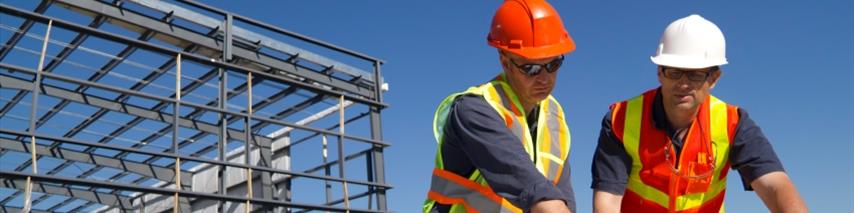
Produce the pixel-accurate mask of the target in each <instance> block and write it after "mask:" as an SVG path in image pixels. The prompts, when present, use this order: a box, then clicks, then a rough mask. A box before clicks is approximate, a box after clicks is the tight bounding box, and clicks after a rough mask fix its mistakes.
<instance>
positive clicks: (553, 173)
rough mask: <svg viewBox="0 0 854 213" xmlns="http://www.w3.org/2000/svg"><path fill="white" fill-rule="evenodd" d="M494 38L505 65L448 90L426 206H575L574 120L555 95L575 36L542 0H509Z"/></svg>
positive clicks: (437, 120)
mask: <svg viewBox="0 0 854 213" xmlns="http://www.w3.org/2000/svg"><path fill="white" fill-rule="evenodd" d="M487 42H488V44H489V45H490V46H493V47H495V48H497V50H498V51H497V52H498V54H497V55H498V59H499V61H500V63H501V65H502V68H503V71H502V72H500V73H498V74H497V76H495V77H494V78H493V79H492V80H490V81H489V82H487V83H485V84H483V85H480V86H475V87H471V88H469V89H468V90H466V91H463V92H460V93H456V94H452V95H450V96H448V97H447V98H445V100H444V101H442V103H441V104H439V107H438V109H437V110H436V114H435V117H434V120H433V133H434V135H435V137H436V141H437V143H438V150H437V152H436V167H435V169H434V170H433V173H432V181H431V184H430V191H429V192H428V193H427V201H426V202H425V203H424V207H423V211H424V212H571V211H570V210H573V211H574V209H575V196H574V193H573V191H572V184H571V183H570V179H571V178H570V169H569V163H568V157H569V147H570V140H569V128H568V127H567V125H566V121H565V119H564V113H563V108H562V107H561V105H560V104H559V103H558V102H557V100H556V99H555V98H554V97H552V96H551V92H552V89H553V88H554V86H555V80H556V77H557V74H558V69H559V68H560V66H561V64H562V63H563V60H564V55H566V54H568V53H570V52H572V51H573V50H575V43H574V42H573V41H572V38H570V36H569V34H568V33H567V32H566V30H565V29H564V26H563V21H562V20H561V18H560V16H559V15H558V13H557V11H555V9H554V8H553V7H552V6H551V5H549V4H548V3H547V2H545V1H543V0H507V1H505V2H504V3H503V4H502V5H501V6H500V7H499V8H498V11H496V13H495V16H494V17H493V19H492V27H491V28H490V32H489V35H488V36H487Z"/></svg>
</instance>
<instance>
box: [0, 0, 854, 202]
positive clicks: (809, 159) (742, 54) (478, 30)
mask: <svg viewBox="0 0 854 213" xmlns="http://www.w3.org/2000/svg"><path fill="white" fill-rule="evenodd" d="M0 1H2V2H3V3H5V4H13V2H8V3H7V2H6V1H3V0H0ZM204 2H205V3H206V4H209V5H212V6H215V7H218V8H221V9H224V10H228V11H231V12H235V13H238V14H241V15H244V16H248V17H251V18H253V19H256V20H260V21H263V22H267V23H270V24H273V25H276V26H279V27H282V28H285V29H288V30H292V31H295V32H299V33H301V34H304V35H308V36H311V37H314V38H318V39H320V40H324V41H327V42H330V43H333V44H336V45H339V46H343V47H346V48H349V49H353V50H356V51H359V52H362V53H365V54H368V55H372V56H375V57H379V58H381V59H384V60H385V61H387V63H386V64H385V65H384V66H383V75H384V77H385V79H386V81H387V82H388V83H389V84H390V91H389V92H387V93H386V94H385V96H384V97H385V101H386V102H387V103H389V104H390V105H391V107H390V108H388V109H386V110H385V111H383V130H384V136H385V140H386V141H389V142H390V143H391V144H392V146H391V147H390V148H389V149H386V155H385V157H386V158H385V162H386V168H385V169H386V170H385V171H386V179H387V181H388V182H389V183H390V184H392V185H393V186H395V188H394V189H392V190H391V191H389V193H388V195H389V196H388V199H389V207H390V208H391V210H393V211H396V212H417V211H419V210H420V208H421V204H422V202H423V200H424V198H425V196H426V192H427V188H428V186H429V181H430V173H431V170H432V168H433V162H434V161H433V160H434V155H435V148H436V143H435V141H434V140H433V136H432V131H431V122H432V117H433V112H434V110H435V107H436V105H437V104H438V103H439V102H440V101H441V100H442V99H443V98H444V97H445V96H447V95H448V94H450V93H453V92H458V91H462V90H464V89H465V88H467V87H469V86H473V85H477V84H481V83H483V82H485V81H487V80H489V79H490V78H491V77H493V76H494V75H496V74H497V73H499V72H500V71H501V70H500V66H499V63H498V61H497V58H498V56H497V54H496V51H495V50H494V48H492V47H489V46H487V45H486V33H487V30H488V29H489V24H490V22H491V18H492V14H493V12H494V11H495V9H496V8H497V7H498V6H499V5H500V3H501V1H498V0H493V1H329V0H315V1H298V2H294V1H288V2H285V1H204ZM18 3H20V2H18ZM16 4H17V3H16ZM552 4H553V5H554V7H555V8H556V9H557V10H558V12H559V13H560V14H561V16H562V17H563V20H564V24H565V25H566V28H567V29H568V31H569V32H570V34H571V36H572V37H573V38H574V39H575V41H576V43H577V46H578V49H577V50H576V51H575V52H573V53H572V54H570V55H568V56H567V58H566V61H565V62H564V66H563V67H562V68H561V71H560V74H559V77H558V78H559V80H558V85H557V87H556V88H555V91H554V96H555V97H556V98H557V99H558V100H559V101H560V102H561V103H562V104H563V106H564V109H565V110H566V112H565V113H566V114H567V122H568V124H569V126H570V129H571V132H572V153H571V166H572V167H573V174H572V181H573V184H574V186H575V193H576V198H577V203H578V211H579V212H590V211H591V210H592V209H591V195H592V191H591V190H590V188H589V185H590V162H591V159H592V153H593V150H594V148H595V146H596V139H597V137H598V133H599V127H600V121H601V119H602V116H603V115H604V113H606V112H607V109H608V108H607V107H608V105H609V104H610V103H612V102H615V101H619V100H622V99H626V98H629V97H632V96H634V95H637V94H639V93H641V92H643V91H645V90H647V89H650V88H654V87H656V86H657V85H658V83H657V81H656V79H655V65H654V64H652V63H651V62H650V61H649V56H650V55H651V54H653V52H654V51H655V47H656V45H657V44H658V39H659V36H660V35H661V32H662V31H663V30H664V28H665V27H666V26H667V24H668V23H670V22H671V21H673V20H675V19H678V18H681V17H684V16H687V15H689V14H692V13H697V14H700V15H702V16H704V17H705V18H707V19H709V20H711V21H712V22H715V23H716V24H717V25H718V26H719V27H720V28H721V29H722V30H723V32H724V35H725V36H726V39H727V44H728V45H727V58H728V59H729V62H730V64H729V65H726V66H723V70H724V75H723V77H722V79H721V81H720V82H719V84H718V85H717V88H715V89H714V90H713V91H712V94H714V95H716V96H717V97H719V98H721V99H722V100H724V101H727V102H728V103H730V104H735V105H739V106H741V107H743V108H744V109H747V110H748V111H749V112H750V115H751V117H752V118H753V119H754V120H755V121H756V122H757V123H758V124H759V125H760V127H761V128H762V129H763V131H764V132H765V134H766V136H767V137H768V138H769V139H770V140H771V143H772V144H773V146H774V149H775V151H776V152H777V154H778V156H779V157H780V158H781V160H782V161H783V164H784V167H785V168H786V170H787V171H788V173H789V175H790V177H791V178H792V179H793V180H794V182H795V184H796V186H797V187H798V190H799V191H800V192H801V195H802V196H803V197H804V199H805V200H806V202H807V204H808V206H809V207H810V209H811V210H812V211H813V212H854V183H853V182H852V180H854V157H852V156H854V155H852V154H851V152H852V151H854V145H852V144H854V136H852V133H854V124H852V123H854V84H852V82H851V81H852V80H854V12H852V11H854V1H850V0H849V1H846V0H842V1H773V2H772V3H760V2H753V1H703V2H700V1H667V2H664V1H655V2H650V1H642V2H635V1H626V2H615V1H599V2H569V1H555V2H552ZM15 26H17V25H15ZM32 32H43V31H42V30H36V31H32ZM4 94H5V93H4ZM46 102H47V101H46ZM46 106H47V105H46ZM297 163H298V162H297ZM730 174H732V176H730V179H729V190H728V193H727V197H726V207H727V209H728V210H730V212H763V211H766V210H765V207H764V205H763V204H762V202H761V200H759V199H758V197H756V195H755V194H754V193H753V192H745V191H743V190H742V189H741V182H740V180H739V178H738V176H737V173H735V172H733V173H730Z"/></svg>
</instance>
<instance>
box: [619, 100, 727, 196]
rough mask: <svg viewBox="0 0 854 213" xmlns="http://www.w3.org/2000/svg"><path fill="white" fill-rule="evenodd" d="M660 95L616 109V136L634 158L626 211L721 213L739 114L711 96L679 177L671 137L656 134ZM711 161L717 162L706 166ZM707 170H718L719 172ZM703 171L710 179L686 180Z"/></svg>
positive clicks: (692, 131)
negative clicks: (654, 107) (655, 112)
mask: <svg viewBox="0 0 854 213" xmlns="http://www.w3.org/2000/svg"><path fill="white" fill-rule="evenodd" d="M656 93H657V90H655V89H654V90H650V91H648V92H645V93H644V94H643V95H640V96H637V97H635V98H632V99H630V100H628V101H624V102H620V103H616V104H614V105H613V106H612V107H613V108H612V112H613V114H612V121H613V128H612V130H613V131H614V135H616V136H617V137H618V138H620V140H621V141H622V142H623V147H624V148H625V150H626V153H627V154H628V155H629V156H630V157H631V158H632V169H631V174H630V175H629V180H628V185H627V188H626V193H625V195H624V197H623V208H622V210H623V211H624V212H631V211H643V212H722V211H723V208H721V206H722V205H723V197H724V192H725V189H726V174H727V170H729V161H728V158H729V149H730V144H731V141H732V140H731V139H732V137H733V134H734V131H735V127H736V125H737V122H738V111H737V108H736V107H734V106H728V105H727V104H726V103H724V102H723V101H721V100H719V99H717V98H715V97H714V96H711V95H710V96H709V97H708V98H707V99H706V100H705V101H704V103H703V105H701V107H700V109H699V111H698V115H697V118H695V119H694V122H693V123H692V124H691V127H690V128H689V129H688V133H687V134H686V136H685V140H684V143H683V144H684V145H683V148H682V151H681V154H680V157H679V158H678V161H679V162H678V166H679V167H678V169H676V170H675V171H674V170H673V167H672V166H671V165H672V163H671V162H672V161H676V158H675V157H671V159H669V160H668V159H666V157H665V153H664V152H665V150H669V149H664V147H665V146H669V145H670V143H671V142H670V140H669V136H668V135H667V133H665V132H664V131H662V130H659V129H657V128H655V126H654V124H653V121H652V104H654V103H653V102H654V99H655V97H656ZM709 149H710V150H709ZM704 150H706V151H704ZM669 151H670V156H675V152H673V151H672V150H669ZM709 152H711V153H709ZM708 155H711V156H712V157H709V156H708ZM707 159H713V160H714V162H713V163H711V164H709V163H706V161H707ZM703 165H714V166H713V167H712V168H714V170H711V168H706V167H704V166H703ZM703 168H706V169H703ZM709 170H711V171H709ZM703 171H708V172H710V173H711V176H710V177H708V178H697V177H699V175H698V176H694V177H685V176H691V175H697V174H701V173H703ZM674 173H679V174H683V176H680V175H677V174H674Z"/></svg>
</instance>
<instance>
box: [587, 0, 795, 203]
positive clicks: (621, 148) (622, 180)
mask: <svg viewBox="0 0 854 213" xmlns="http://www.w3.org/2000/svg"><path fill="white" fill-rule="evenodd" d="M725 55H726V42H725V40H724V35H723V33H722V32H721V30H720V29H719V28H718V27H717V26H716V25H715V24H714V23H712V22H710V21H708V20H706V19H704V18H703V17H701V16H699V15H690V16H688V17H684V18H681V19H679V20H676V21H674V22H673V23H671V24H670V25H669V26H667V29H665V31H664V34H663V35H662V36H661V41H660V43H659V45H658V50H657V51H656V54H655V55H654V56H652V57H651V58H650V59H651V60H652V62H653V63H655V64H657V65H658V70H657V75H658V81H659V82H660V83H661V85H660V87H658V88H655V89H651V90H649V91H646V92H644V93H643V94H641V95H639V96H636V97H634V98H631V99H628V100H625V101H622V102H617V103H614V104H612V105H611V110H610V112H609V113H608V114H606V115H605V118H604V119H603V121H602V129H601V131H600V136H599V144H598V146H597V147H596V152H595V154H594V157H593V165H592V167H591V170H592V175H593V183H592V186H591V187H592V188H593V189H594V196H593V208H594V211H595V212H723V206H724V205H723V201H724V194H725V191H726V181H727V173H728V171H729V170H730V168H732V169H733V170H738V173H739V174H740V176H741V180H742V183H743V186H744V188H745V190H755V191H756V194H757V195H759V197H760V198H761V199H762V201H764V202H765V205H766V206H767V207H768V209H769V210H771V211H772V212H807V209H806V205H805V204H804V201H803V199H802V198H801V197H800V195H799V194H798V192H797V190H796V189H795V186H794V184H792V181H791V180H790V179H789V177H788V175H786V173H785V171H784V170H783V166H782V164H781V163H780V160H779V159H778V158H777V155H776V154H775V153H774V150H773V149H772V147H771V144H770V143H769V142H768V139H767V138H766V137H765V136H764V135H763V134H762V131H761V129H760V128H759V127H758V126H757V125H756V123H754V122H753V120H751V119H750V117H748V114H747V112H746V111H745V110H744V109H741V108H739V107H737V106H734V105H729V104H727V103H725V102H723V101H722V100H720V99H718V98H716V97H715V96H712V95H710V94H709V91H710V90H711V89H712V88H714V87H715V84H716V83H717V81H718V79H719V78H720V77H721V72H722V71H721V69H720V66H721V65H725V64H727V60H726V56H725Z"/></svg>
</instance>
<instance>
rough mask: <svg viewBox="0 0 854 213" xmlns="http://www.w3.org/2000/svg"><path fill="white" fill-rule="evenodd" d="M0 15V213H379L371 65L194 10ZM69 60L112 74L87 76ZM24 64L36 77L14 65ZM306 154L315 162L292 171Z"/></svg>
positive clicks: (47, 6) (6, 10) (153, 1)
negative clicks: (32, 44) (95, 58)
mask: <svg viewBox="0 0 854 213" xmlns="http://www.w3.org/2000/svg"><path fill="white" fill-rule="evenodd" d="M49 10H61V12H56V14H57V15H51V14H50V13H49ZM63 14H77V15H82V16H81V17H88V19H83V20H84V21H79V20H80V18H76V19H75V20H71V19H74V18H69V17H65V16H66V15H63ZM0 15H3V17H14V18H15V19H19V20H21V23H20V24H19V25H15V26H13V24H11V22H12V21H7V20H3V21H0V27H2V30H6V31H8V33H9V34H11V36H9V37H0V40H3V41H5V43H3V46H2V47H0V90H2V92H3V93H2V102H0V107H2V108H0V121H3V122H4V124H2V125H0V159H4V157H6V158H5V159H7V160H6V161H3V162H2V164H3V169H0V182H2V186H0V211H3V212H5V211H12V212H17V211H30V212H57V211H59V212H88V211H97V212H167V211H172V212H307V211H315V210H319V211H335V212H387V211H388V209H387V203H386V201H387V199H386V191H387V190H389V189H391V186H390V185H388V184H387V183H386V181H385V171H384V157H383V155H384V154H383V150H384V149H385V148H386V147H388V146H389V144H388V143H387V142H385V141H384V140H383V138H382V131H381V128H382V124H381V111H382V110H383V109H384V108H386V107H388V105H387V104H386V103H384V102H383V99H382V95H383V92H384V91H385V88H387V85H386V84H385V83H384V81H383V79H382V75H381V70H380V68H381V66H382V64H383V63H384V62H383V61H382V60H380V59H377V58H374V57H371V56H367V55H364V54H362V53H358V52H355V51H352V50H349V49H345V48H342V47H338V46H335V45H332V44H329V43H326V42H323V41H319V40H316V39H313V38H310V37H308V36H304V35H301V34H298V33H295V32H291V31H288V30H285V29H282V28H279V27H276V26H273V25H270V24H267V23H264V22H261V21H257V20H254V19H251V18H248V17H245V16H241V15H238V14H234V13H231V12H227V11H224V10H221V9H218V8H214V7H210V6H208V5H205V4H202V3H199V2H195V1H192V0H177V1H169V2H167V1H157V0H125V1H122V0H115V1H105V0H101V1H93V0H43V1H41V2H40V3H38V5H36V6H35V8H32V9H31V10H30V9H22V8H19V7H16V6H11V5H6V4H5V3H0ZM4 19H9V18H4ZM42 27H44V29H45V30H44V31H41V30H40V29H41V28H42ZM37 29H39V30H37ZM58 29H61V31H57V30H58ZM53 31H57V32H71V34H73V35H74V36H73V38H71V39H69V41H67V42H66V41H61V40H63V39H59V38H54V37H52V36H51V32H53ZM128 34H130V35H132V36H128ZM92 38H97V39H98V40H104V41H109V42H112V43H115V44H121V45H123V46H124V47H123V48H121V49H119V50H118V51H116V53H115V54H110V53H107V52H108V51H105V50H99V49H98V47H95V45H92V44H89V42H87V41H91V40H93V39H92ZM26 39H32V40H35V41H36V42H41V43H40V44H39V45H40V46H41V51H39V50H35V49H34V48H29V47H27V45H25V43H26V42H25V41H24V40H26ZM284 41H296V42H284ZM297 44H299V45H301V46H297ZM49 47H50V48H49ZM57 48H59V50H58V51H52V52H53V53H51V51H48V49H53V50H56V49H57ZM306 48H311V49H312V50H308V49H306ZM315 51H320V52H323V53H324V54H320V53H315ZM80 52H84V53H85V54H93V55H99V56H103V57H105V58H109V60H108V61H107V62H106V63H104V64H102V65H100V66H97V67H90V65H91V64H93V63H94V62H90V61H85V62H81V61H74V60H72V58H74V57H75V56H74V55H75V54H84V53H80ZM330 52H331V53H332V54H326V53H330ZM54 53H55V54H54ZM25 54H31V55H32V56H33V57H36V56H37V57H38V58H39V60H38V66H35V67H32V66H26V65H22V63H19V62H18V61H17V60H16V59H11V58H15V57H17V56H21V55H25ZM137 55H144V56H137ZM148 55H157V57H162V60H158V59H157V57H154V56H148ZM135 57H140V58H143V61H142V62H140V61H135V60H137V59H131V58H135ZM343 61H347V62H346V63H345V62H343ZM33 63H34V62H33ZM30 64H32V63H30ZM148 64H152V65H151V66H149V65H148ZM126 66H135V67H137V68H140V69H145V70H147V73H143V74H142V75H139V73H132V74H127V73H122V71H121V70H122V69H123V68H124V67H126ZM69 67H77V68H75V69H78V68H81V69H84V70H88V71H91V72H93V73H92V74H91V75H88V76H85V75H84V76H79V74H70V73H66V72H62V71H63V69H69ZM366 68H367V69H366ZM182 70H184V72H187V70H189V71H195V72H200V71H199V70H203V71H201V72H200V73H201V74H190V73H182ZM366 70H369V71H366ZM133 75H138V76H133ZM113 78H115V79H123V80H128V81H133V82H132V83H131V84H132V85H128V84H122V83H120V82H119V80H109V79H113ZM158 82H159V83H158ZM162 82H167V83H174V85H169V86H164V85H163V83H162ZM69 85H71V86H69ZM204 87H211V88H215V89H216V90H215V91H214V92H213V93H211V92H210V91H208V92H205V90H204ZM270 88H277V89H270ZM157 89H159V90H158V91H161V92H154V91H155V90H157ZM253 89H254V90H256V91H255V92H253ZM259 89H260V90H261V91H260V92H258V91H257V90H259ZM162 91H167V92H162ZM297 96H299V97H297ZM182 98H185V99H182ZM42 99H44V100H42ZM196 99H202V100H203V101H198V100H196ZM293 99H296V100H293ZM40 100H41V101H40ZM48 102H56V103H48ZM25 109H28V110H26V111H27V112H28V115H29V116H24V115H17V114H16V113H19V111H21V112H23V111H24V110H25ZM85 109H91V110H89V111H93V112H85V111H86V110H85ZM276 109H281V110H276ZM79 111H84V112H79ZM347 111H349V113H345V112H347ZM353 111H357V112H355V113H353ZM300 113H301V114H300ZM298 115H310V116H306V117H299V116H298ZM66 117H74V118H78V121H79V122H73V121H74V119H68V118H66ZM118 118H127V119H125V120H124V121H116V120H120V119H118ZM363 120H367V121H366V122H365V121H363ZM12 121H15V122H17V123H15V124H12V123H13V122H12ZM24 123H26V125H25V124H24ZM57 123H59V124H57ZM16 124H17V125H16ZM105 124H106V125H108V126H110V128H113V129H106V130H103V129H102V128H100V127H99V126H101V125H105ZM345 129H347V130H348V131H347V132H345ZM353 129H356V130H353ZM354 132H356V133H354ZM358 132H362V133H363V134H359V133H358ZM211 138H215V139H211ZM165 141H171V144H168V145H167V144H165V143H167V142H165ZM206 142H207V143H206ZM330 142H332V143H330ZM235 144H236V146H235ZM303 146H311V148H306V149H315V148H318V147H319V148H320V149H322V154H321V153H316V154H309V155H311V156H317V158H322V161H320V162H312V161H317V159H314V160H307V161H303V160H299V159H298V160H295V159H293V158H292V157H293V156H294V155H295V154H304V153H302V151H297V152H300V153H295V152H294V151H295V150H299V149H300V148H301V147H303ZM333 146H334V149H333V148H332V147H333ZM330 150H332V151H333V153H334V154H333V155H332V156H328V155H327V153H328V152H329V151H330ZM23 154H27V155H28V156H29V157H28V158H26V159H24V158H22V157H14V156H22V155H23ZM7 156H8V157H7ZM321 156H322V157H321ZM359 159H361V160H363V161H358V160H359ZM12 162H14V163H12ZM345 163H346V164H345ZM44 164H47V166H44ZM40 165H42V166H41V167H40ZM354 165H355V167H356V168H358V167H361V168H362V169H361V170H359V172H356V173H359V174H361V175H362V176H363V177H357V175H354V174H352V173H351V172H350V171H351V168H353V167H354ZM359 165H361V166H359ZM71 168H75V169H76V171H74V172H69V171H71V170H73V169H71ZM77 172H79V173H77ZM300 181H305V182H310V183H315V182H317V183H319V184H315V185H310V184H306V183H302V182H300ZM317 185H319V187H316V188H312V187H314V186H317ZM300 187H303V188H308V189H309V190H307V191H308V192H302V191H300V192H297V189H296V188H300ZM333 188H336V189H337V190H333ZM3 193H5V194H3ZM302 197H308V198H307V199H301V198H302Z"/></svg>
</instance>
